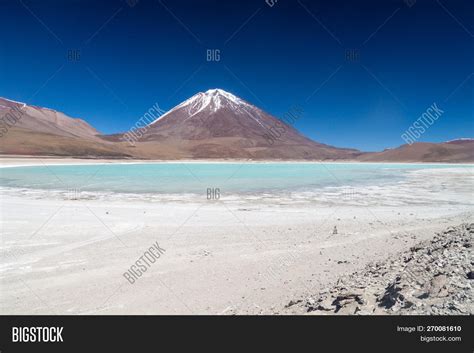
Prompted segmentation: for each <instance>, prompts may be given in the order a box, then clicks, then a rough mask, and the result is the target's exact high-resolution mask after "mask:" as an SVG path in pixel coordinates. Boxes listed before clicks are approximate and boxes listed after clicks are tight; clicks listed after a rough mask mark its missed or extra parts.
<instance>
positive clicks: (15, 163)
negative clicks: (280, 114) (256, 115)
mask: <svg viewBox="0 0 474 353" xmlns="http://www.w3.org/2000/svg"><path fill="white" fill-rule="evenodd" d="M178 163H186V164H242V163H246V164H272V163H275V164H358V165H373V164H380V165H384V164H387V165H397V164H409V165H423V166H426V165H441V166H445V165H446V166H451V165H452V166H454V167H456V166H474V163H465V162H463V163H447V162H360V161H355V160H347V161H340V160H304V161H303V160H249V159H232V160H230V159H176V160H163V159H156V160H150V159H104V158H97V159H96V158H91V159H88V158H72V157H66V158H62V157H36V156H22V157H17V156H12V157H10V156H5V155H0V168H12V167H36V166H42V165H43V166H44V165H47V166H54V165H71V166H73V165H107V164H116V165H120V164H124V165H125V164H178Z"/></svg>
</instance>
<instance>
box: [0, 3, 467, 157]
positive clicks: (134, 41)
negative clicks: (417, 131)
mask: <svg viewBox="0 0 474 353" xmlns="http://www.w3.org/2000/svg"><path fill="white" fill-rule="evenodd" d="M131 1H133V0H131ZM134 2H136V4H135V5H134V6H130V5H129V4H128V3H127V2H126V1H105V0H104V1H87V0H86V1H77V0H69V1H51V0H43V1H39V0H22V1H1V2H0V96H3V97H7V98H10V99H15V100H19V101H24V102H27V103H29V104H35V105H39V106H46V107H51V108H54V109H57V110H61V111H64V112H65V113H67V114H68V115H70V116H73V117H81V118H84V119H85V120H87V121H88V122H89V123H90V124H92V125H93V126H94V127H96V128H97V129H99V130H100V131H101V132H103V133H114V132H120V131H125V130H127V129H129V128H130V127H131V126H132V125H133V124H134V123H135V121H136V120H137V119H139V118H140V117H141V116H142V114H144V113H145V112H146V111H147V110H148V109H149V108H150V107H151V106H153V104H155V103H158V104H159V106H160V107H161V108H163V109H165V110H168V109H170V108H172V107H173V106H175V105H177V104H179V103H180V102H181V101H183V100H185V99H186V98H188V97H190V96H192V95H194V94H195V93H197V92H199V91H206V90H207V89H210V88H222V89H225V90H227V91H230V92H232V93H234V94H236V95H238V96H240V97H242V98H244V99H246V100H248V101H249V102H251V103H253V104H255V105H257V106H260V107H261V108H263V109H265V110H266V111H268V112H269V113H271V114H273V115H275V116H282V115H283V114H284V113H285V112H286V111H288V110H289V109H291V107H292V106H294V105H300V106H301V107H303V109H304V111H305V113H304V115H303V117H302V118H300V119H299V120H298V122H297V123H296V126H295V127H296V128H297V129H298V130H300V131H301V132H302V133H304V134H305V135H306V136H309V137H310V138H312V139H314V140H316V141H319V142H323V143H327V144H331V145H335V146H340V147H354V148H358V149H361V150H365V151H371V150H382V149H384V148H387V147H394V146H398V145H401V144H403V143H404V141H403V140H402V139H401V137H400V135H401V134H402V133H403V132H404V131H405V130H406V129H407V128H408V127H409V126H410V125H411V124H412V123H413V122H414V121H415V120H416V119H417V118H418V117H419V116H420V115H421V114H422V113H423V112H424V111H425V110H426V109H427V108H429V107H430V106H431V104H433V103H437V106H438V107H440V108H441V109H442V110H444V114H443V115H442V116H441V118H439V119H438V120H437V122H436V123H435V124H434V125H433V126H431V127H430V128H429V129H428V131H427V132H425V134H424V135H423V136H422V137H421V139H420V140H421V141H433V142H440V141H446V140H450V139H454V138H457V137H473V135H474V116H473V102H474V90H473V84H474V83H473V81H474V75H473V72H474V68H473V66H474V64H473V52H474V46H473V45H474V42H473V33H474V25H473V23H474V11H473V10H474V3H473V2H472V1H459V0H454V1H447V0H439V2H437V1H428V0H426V1H423V0H417V1H416V2H415V1H413V0H412V2H413V3H410V2H409V1H407V2H404V1H391V0H385V1H357V2H356V1H349V0H347V1H325V2H323V1H309V0H300V1H289V0H278V1H276V2H275V3H274V5H273V6H269V5H268V4H267V3H265V1H264V0H262V1H243V0H242V1H229V2H227V1H225V2H224V1H220V2H219V1H208V0H205V1H199V0H195V1H179V0H178V1H170V0H153V1H145V0H138V1H136V0H135V1H134ZM410 5H411V6H410ZM209 49H210V50H213V49H218V50H220V61H207V60H206V59H207V57H206V54H207V50H209ZM69 50H72V51H75V52H77V53H79V55H80V57H79V60H76V61H74V60H69V59H68V53H69ZM347 53H353V54H354V56H353V57H355V59H354V60H352V59H351V58H349V59H348V58H347Z"/></svg>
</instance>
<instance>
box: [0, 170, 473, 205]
mask: <svg viewBox="0 0 474 353" xmlns="http://www.w3.org/2000/svg"><path fill="white" fill-rule="evenodd" d="M473 171H474V168H473V166H472V165H449V164H447V165H441V164H387V163H377V164H374V163H367V164H359V163H347V164H344V163H237V162H236V163H184V162H183V163H179V162H177V163H157V164H101V165H98V164H95V165H61V166H45V165H42V166H34V167H12V168H1V169H0V186H1V187H2V188H3V189H4V190H5V189H9V190H12V189H13V190H22V192H26V193H28V192H33V191H49V192H52V191H59V192H70V191H71V190H78V191H80V192H81V193H84V195H87V194H89V195H92V194H94V193H95V194H101V193H103V194H108V195H114V194H115V195H118V194H120V195H127V194H129V195H135V196H136V197H159V196H162V197H165V196H166V197H171V198H174V199H176V198H177V197H178V196H185V195H186V196H192V195H203V194H207V192H208V191H207V189H219V191H220V193H221V194H222V195H224V194H227V195H228V196H231V195H232V197H237V196H239V195H240V196H243V197H247V198H252V197H257V198H258V197H261V196H265V195H266V196H268V197H274V196H279V197H280V196H282V195H286V196H289V195H290V194H291V195H292V196H291V198H293V199H298V198H301V199H304V198H305V197H306V198H307V197H314V196H315V195H316V197H318V195H319V196H321V195H322V194H324V193H329V194H331V192H338V193H339V194H341V193H343V194H344V193H345V194H346V196H347V194H348V193H349V194H354V195H357V194H358V193H360V192H362V191H363V190H365V191H366V192H367V190H371V191H374V190H378V189H380V188H385V189H387V188H388V189H390V188H392V189H393V190H392V191H393V192H394V193H397V192H404V193H405V194H407V195H405V197H408V198H410V197H413V195H415V196H416V194H417V193H420V192H422V191H424V192H427V191H430V192H436V190H438V192H442V191H443V190H444V191H445V193H446V192H449V193H450V194H449V195H451V196H453V199H455V198H456V197H462V195H457V194H458V193H459V194H463V193H464V196H466V195H465V194H466V193H467V196H472V186H473V184H472V174H473ZM453 173H454V174H453ZM453 178H454V179H453ZM459 183H461V184H463V185H458V184H459ZM413 185H417V186H416V187H417V190H412V191H409V187H410V186H413ZM404 187H405V188H408V189H407V190H406V191H403V188H404ZM422 189H426V190H422ZM348 190H349V191H348ZM469 192H470V193H471V195H469ZM420 195H421V194H420ZM366 196H367V195H366ZM354 197H355V196H354Z"/></svg>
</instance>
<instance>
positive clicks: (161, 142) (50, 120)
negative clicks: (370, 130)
mask: <svg viewBox="0 0 474 353" xmlns="http://www.w3.org/2000/svg"><path fill="white" fill-rule="evenodd" d="M155 113H156V111H155ZM163 113H164V112H160V114H158V115H155V116H154V118H153V119H148V120H146V119H141V121H140V123H139V124H136V127H135V128H134V129H132V130H131V131H128V132H124V133H119V134H112V135H103V134H101V133H100V132H99V131H97V130H96V129H95V128H93V127H92V126H91V125H90V124H88V123H87V122H86V121H85V120H82V119H76V118H71V117H69V116H67V115H65V114H64V113H61V112H58V111H56V110H52V109H48V108H43V107H37V106H32V105H27V104H25V103H21V102H16V101H12V100H9V99H6V98H0V154H3V155H34V156H63V157H66V156H68V157H83V158H131V159H166V160H175V159H251V160H354V161H366V162H383V161H386V162H473V161H474V140H473V139H470V138H468V139H457V140H453V141H448V142H444V143H421V142H420V143H413V144H411V145H408V144H406V145H402V146H400V147H398V148H394V149H387V150H384V151H382V152H361V151H359V150H356V149H348V148H338V147H334V146H329V145H326V144H322V143H319V142H315V141H313V140H311V139H309V138H307V137H305V136H303V135H302V134H301V133H299V132H298V131H297V130H296V129H295V128H293V124H294V122H296V121H297V120H298V119H299V118H300V117H301V116H302V114H304V112H303V110H302V108H300V107H297V106H296V107H292V108H291V109H290V110H289V111H288V112H287V114H285V116H283V117H280V119H277V118H276V117H273V116H271V115H270V114H268V113H266V112H265V111H263V110H262V109H260V108H258V107H256V106H254V105H252V104H250V103H249V102H246V101H245V100H243V99H241V98H239V97H236V96H235V95H233V94H231V93H229V92H226V91H224V90H221V89H211V90H208V91H206V92H200V93H197V94H196V95H194V96H192V97H191V98H189V99H187V100H186V101H184V102H182V103H181V104H179V105H177V106H176V107H174V108H173V109H171V110H169V111H168V112H166V113H164V114H163ZM145 116H146V115H145Z"/></svg>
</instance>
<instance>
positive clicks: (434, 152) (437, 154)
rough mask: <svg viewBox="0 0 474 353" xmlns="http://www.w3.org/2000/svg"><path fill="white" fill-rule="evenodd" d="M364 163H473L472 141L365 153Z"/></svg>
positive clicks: (419, 144)
mask: <svg viewBox="0 0 474 353" xmlns="http://www.w3.org/2000/svg"><path fill="white" fill-rule="evenodd" d="M358 160H360V161H364V162H446V163H466V162H470V163H472V162H474V140H472V139H459V140H453V141H449V142H444V143H427V142H417V143H414V144H412V145H402V146H400V147H398V148H394V149H389V150H385V151H382V152H375V153H365V154H363V155H361V156H359V158H358Z"/></svg>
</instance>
